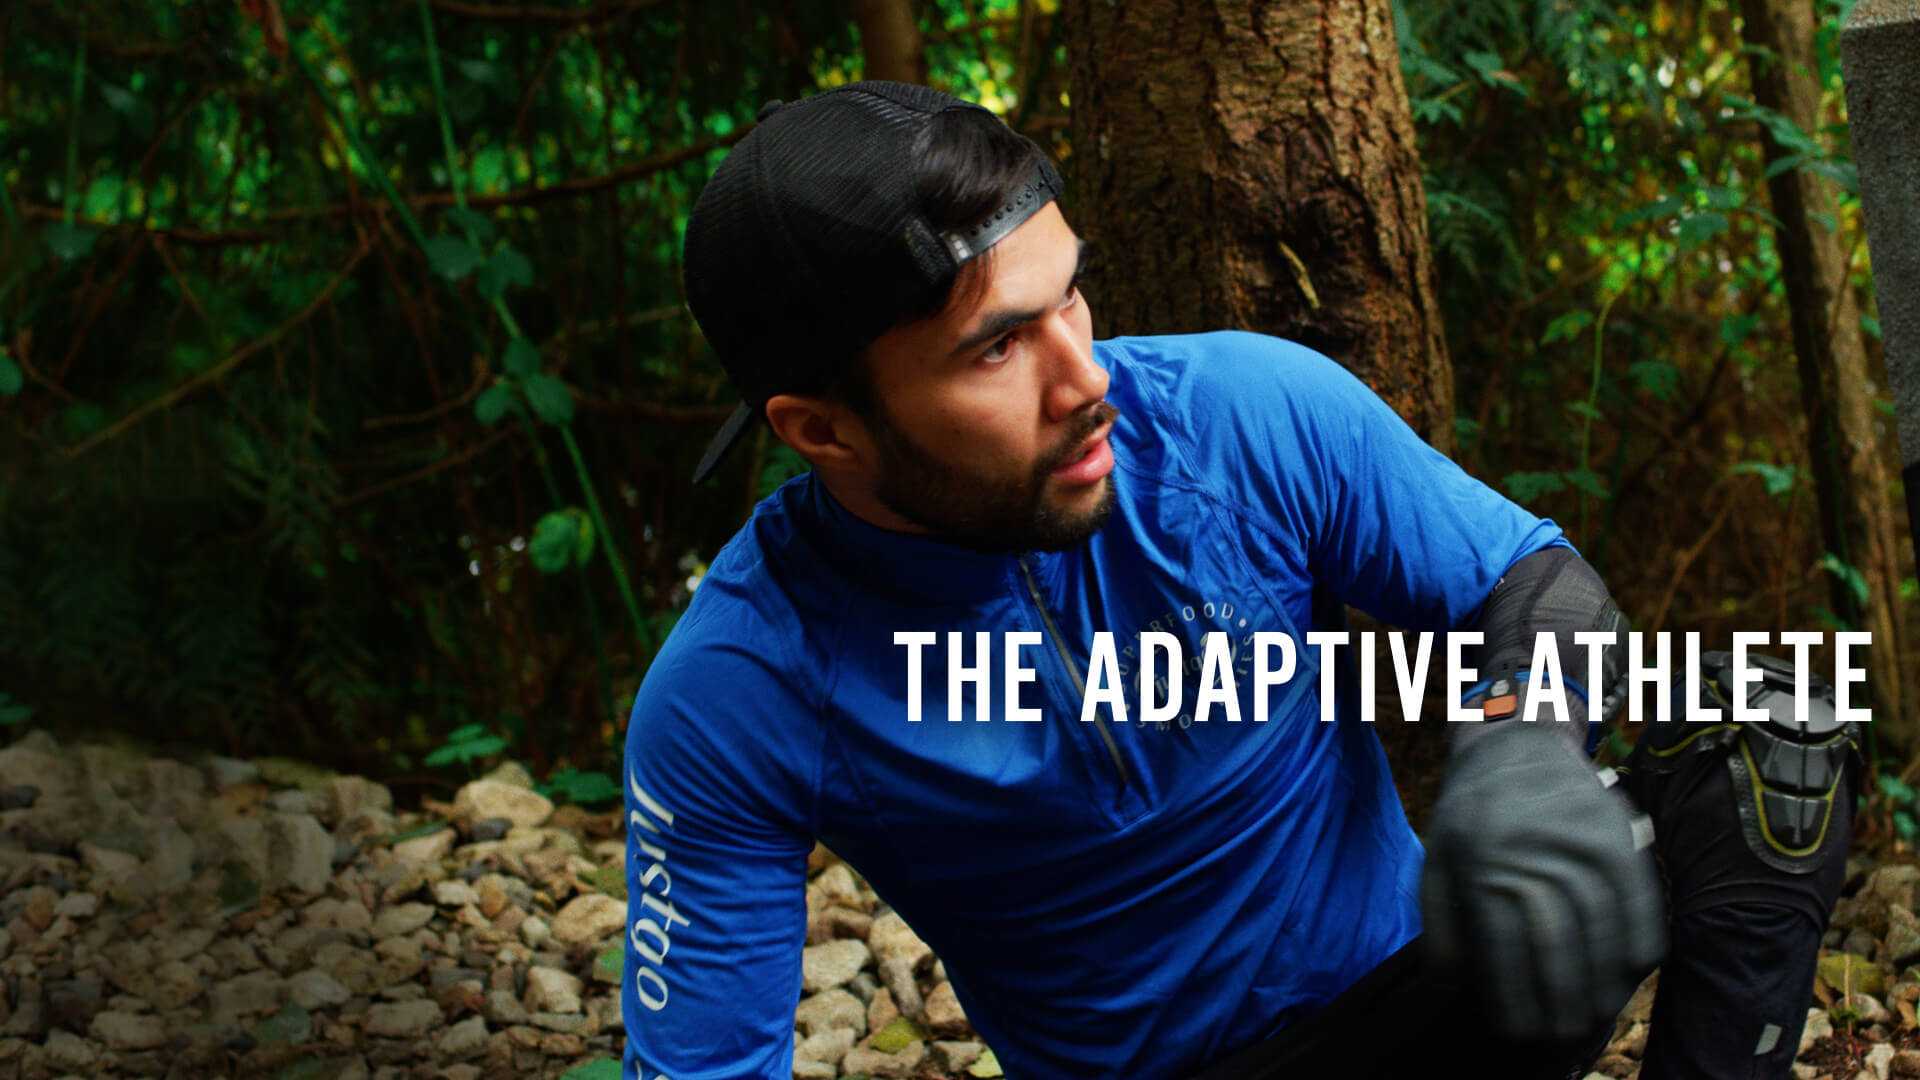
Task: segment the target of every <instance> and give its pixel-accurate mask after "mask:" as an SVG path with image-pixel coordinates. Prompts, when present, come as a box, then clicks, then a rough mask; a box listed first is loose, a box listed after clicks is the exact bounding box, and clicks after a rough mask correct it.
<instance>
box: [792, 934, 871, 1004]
mask: <svg viewBox="0 0 1920 1080" xmlns="http://www.w3.org/2000/svg"><path fill="white" fill-rule="evenodd" d="M872 956H873V954H872V952H871V951H869V950H868V949H867V943H866V942H864V941H853V940H846V941H829V942H827V943H826V944H824V945H809V946H807V948H806V949H804V950H803V951H802V952H801V955H800V985H801V988H802V989H803V990H804V991H805V992H807V993H810V994H811V993H818V992H819V991H821V990H828V989H832V988H833V987H836V986H844V985H846V984H847V982H848V981H850V980H851V979H852V978H853V977H854V976H855V975H857V974H859V972H860V969H861V968H863V967H865V966H866V964H867V961H868V960H869V959H871V958H872Z"/></svg>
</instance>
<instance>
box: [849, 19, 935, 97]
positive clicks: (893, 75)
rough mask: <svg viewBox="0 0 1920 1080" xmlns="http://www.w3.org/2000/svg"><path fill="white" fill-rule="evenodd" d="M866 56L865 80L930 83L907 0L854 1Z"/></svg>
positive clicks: (863, 50)
mask: <svg viewBox="0 0 1920 1080" xmlns="http://www.w3.org/2000/svg"><path fill="white" fill-rule="evenodd" d="M851 2H852V5H853V21H854V23H855V24H856V25H858V26H859V27H860V49H861V51H862V52H864V53H865V54H866V61H867V65H866V77H867V78H869V79H891V80H893V81H894V82H910V83H924V82H926V81H927V55H926V50H925V48H924V47H923V46H922V44H921V41H920V24H919V23H917V22H915V21H914V18H913V7H912V5H911V4H909V3H908V0H851Z"/></svg>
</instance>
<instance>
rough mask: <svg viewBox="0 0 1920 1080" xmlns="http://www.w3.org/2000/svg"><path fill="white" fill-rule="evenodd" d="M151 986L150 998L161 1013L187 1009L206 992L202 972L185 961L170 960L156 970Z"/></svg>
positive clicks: (150, 982)
mask: <svg viewBox="0 0 1920 1080" xmlns="http://www.w3.org/2000/svg"><path fill="white" fill-rule="evenodd" d="M149 985H150V987H151V989H150V990H149V991H148V996H149V997H151V998H152V999H153V1005H154V1008H156V1009H159V1010H160V1011H161V1012H172V1011H173V1010H175V1009H181V1008H185V1007H186V1006H187V1005H189V1004H191V1003H192V1002H193V1001H194V1000H195V999H196V998H198V997H199V996H200V995H201V994H202V993H204V992H205V991H206V982H205V980H204V979H202V978H201V975H200V972H198V971H197V970H195V969H194V967H193V965H191V964H188V963H187V962H186V961H184V960H168V961H167V962H165V963H163V964H161V965H160V966H159V967H157V968H155V969H154V970H153V978H152V979H150V980H149Z"/></svg>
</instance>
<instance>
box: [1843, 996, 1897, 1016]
mask: <svg viewBox="0 0 1920 1080" xmlns="http://www.w3.org/2000/svg"><path fill="white" fill-rule="evenodd" d="M1844 1005H1845V1007H1846V1008H1847V1009H1850V1010H1852V1012H1853V1014H1854V1015H1855V1016H1857V1017H1859V1018H1860V1022H1861V1023H1863V1024H1884V1023H1886V1022H1887V1021H1888V1020H1890V1019H1892V1017H1891V1015H1890V1014H1889V1013H1888V1012H1887V1007H1886V1006H1885V1005H1882V1004H1881V1003H1880V999H1879V998H1877V997H1874V996H1873V995H1872V994H1863V993H1860V992H1858V991H1855V992H1854V993H1851V994H1848V995H1847V996H1846V999H1845V1002H1844Z"/></svg>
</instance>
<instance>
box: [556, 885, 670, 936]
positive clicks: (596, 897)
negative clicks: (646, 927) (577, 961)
mask: <svg viewBox="0 0 1920 1080" xmlns="http://www.w3.org/2000/svg"><path fill="white" fill-rule="evenodd" d="M635 917H636V918H638V917H639V916H637V915H636V916H635ZM655 921H656V922H658V921H660V920H659V919H658V918H656V919H655ZM626 925H627V905H626V904H625V903H623V902H621V901H619V900H615V899H614V898H613V897H611V896H608V895H607V894H605V893H597V892H594V893H583V894H581V895H579V896H576V897H574V898H573V899H572V900H569V901H567V906H566V907H563V908H561V909H560V913H559V914H558V915H555V916H554V917H553V937H554V940H556V941H558V942H560V943H561V944H563V945H594V944H598V943H599V942H600V941H602V940H604V939H606V938H608V937H610V936H612V935H614V934H618V933H620V932H621V931H622V930H623V929H625V928H626Z"/></svg>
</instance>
